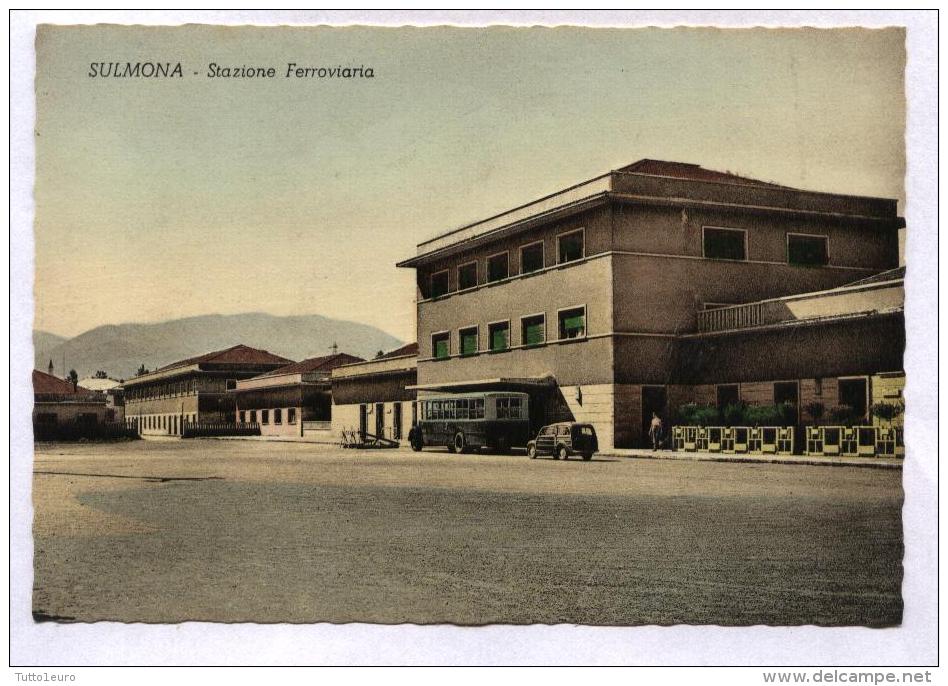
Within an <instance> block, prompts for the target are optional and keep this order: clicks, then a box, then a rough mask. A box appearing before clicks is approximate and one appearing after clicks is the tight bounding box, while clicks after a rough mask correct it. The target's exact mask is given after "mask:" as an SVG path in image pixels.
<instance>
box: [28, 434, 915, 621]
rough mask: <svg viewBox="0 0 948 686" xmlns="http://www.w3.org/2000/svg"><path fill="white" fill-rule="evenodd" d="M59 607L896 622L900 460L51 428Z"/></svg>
mask: <svg viewBox="0 0 948 686" xmlns="http://www.w3.org/2000/svg"><path fill="white" fill-rule="evenodd" d="M34 503H35V509H36V519H35V523H34V534H35V575H36V578H35V583H34V587H35V592H34V601H33V605H34V613H35V615H36V617H37V618H38V619H58V620H65V621H72V620H75V621H96V620H119V621H143V622H174V621H184V620H216V621H257V622H317V621H330V622H347V621H359V622H384V623H401V622H416V623H441V622H454V623H461V624H483V623H497V622H501V623H535V622H539V623H561V622H565V623H580V624H606V625H627V624H652V623H658V624H672V623H679V622H688V623H718V624H737V625H744V624H810V623H813V624H825V625H849V624H869V625H889V624H895V623H898V622H899V621H900V618H901V611H902V602H901V596H900V586H901V580H902V563H901V559H902V534H901V514H900V512H901V504H902V489H901V471H900V470H880V469H860V468H854V467H841V468H836V469H827V468H825V467H819V466H808V465H784V464H767V463H759V464H731V463H720V462H702V461H678V460H633V459H627V458H624V457H605V456H603V457H598V458H596V459H594V460H593V461H592V462H588V463H587V462H582V461H581V460H570V461H568V462H561V461H554V460H551V459H538V460H528V459H526V458H525V457H524V456H523V455H516V454H515V455H509V456H490V455H451V454H448V453H446V452H437V451H425V452H423V453H420V454H415V453H411V452H409V451H403V450H394V451H386V450H380V451H350V450H342V449H336V448H327V447H317V446H313V445H306V444H292V443H265V442H256V441H214V440H192V441H136V442H127V443H114V444H85V445H77V444H70V445H66V444H46V445H40V446H38V447H37V451H36V459H35V466H34Z"/></svg>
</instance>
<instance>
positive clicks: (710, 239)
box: [704, 226, 747, 260]
mask: <svg viewBox="0 0 948 686" xmlns="http://www.w3.org/2000/svg"><path fill="white" fill-rule="evenodd" d="M704 256H705V257H707V258H710V259H713V260H746V259H747V232H746V231H744V230H742V229H717V228H712V227H709V226H706V227H704Z"/></svg>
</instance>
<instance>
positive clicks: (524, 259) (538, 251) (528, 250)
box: [520, 241, 546, 274]
mask: <svg viewBox="0 0 948 686" xmlns="http://www.w3.org/2000/svg"><path fill="white" fill-rule="evenodd" d="M544 266H546V265H544V264H543V241H539V242H538V243H530V244H529V245H525V246H523V247H522V248H520V273H521V274H529V273H530V272H536V271H539V270H541V269H543V267H544Z"/></svg>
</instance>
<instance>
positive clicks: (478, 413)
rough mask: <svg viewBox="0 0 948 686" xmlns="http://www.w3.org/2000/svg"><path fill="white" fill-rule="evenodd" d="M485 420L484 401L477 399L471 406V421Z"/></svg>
mask: <svg viewBox="0 0 948 686" xmlns="http://www.w3.org/2000/svg"><path fill="white" fill-rule="evenodd" d="M483 418H484V399H483V398H475V399H474V400H473V403H472V406H471V419H483Z"/></svg>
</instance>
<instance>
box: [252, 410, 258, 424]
mask: <svg viewBox="0 0 948 686" xmlns="http://www.w3.org/2000/svg"><path fill="white" fill-rule="evenodd" d="M250 423H251V424H256V423H257V411H256V410H250Z"/></svg>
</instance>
